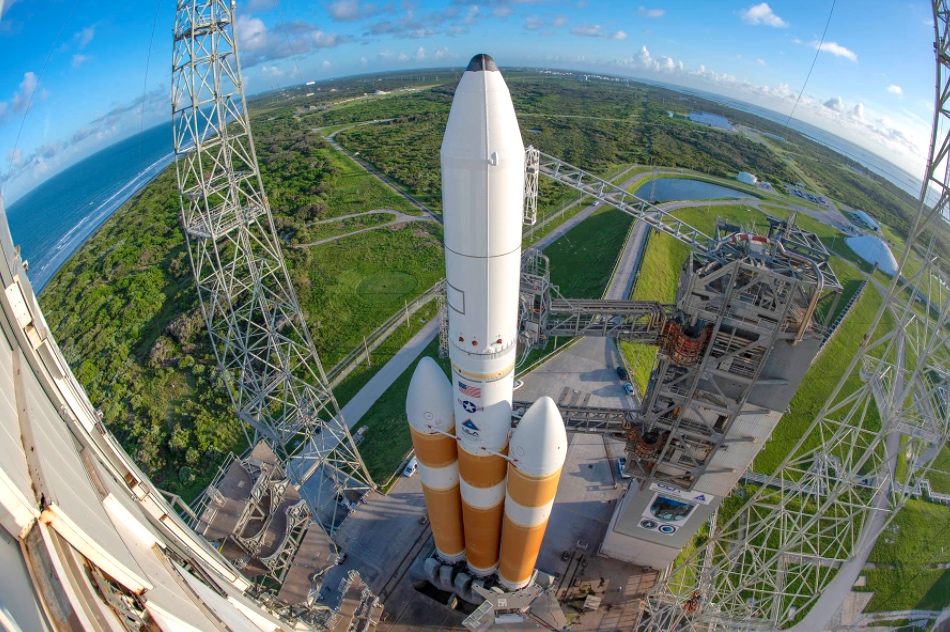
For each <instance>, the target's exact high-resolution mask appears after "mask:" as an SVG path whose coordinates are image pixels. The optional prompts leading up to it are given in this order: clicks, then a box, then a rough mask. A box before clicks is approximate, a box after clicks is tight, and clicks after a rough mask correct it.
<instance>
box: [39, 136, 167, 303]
mask: <svg viewBox="0 0 950 632" xmlns="http://www.w3.org/2000/svg"><path fill="white" fill-rule="evenodd" d="M174 162H175V153H174V152H171V153H169V154H166V155H165V156H162V157H161V158H159V159H158V160H156V161H155V162H153V163H152V164H151V165H149V166H148V167H146V168H145V169H143V170H142V171H141V172H140V173H139V174H138V175H137V176H136V177H134V178H133V179H132V180H130V181H128V182H126V183H125V184H124V185H123V186H121V187H120V188H119V189H118V190H117V191H116V192H115V193H114V194H113V195H112V196H110V197H109V198H108V199H107V200H106V201H105V202H103V203H101V204H100V205H99V206H98V207H97V208H96V209H95V210H94V211H92V212H91V213H89V214H87V215H85V216H84V217H83V218H82V219H81V220H80V221H79V223H78V224H76V225H75V226H74V227H73V228H72V229H70V230H69V231H68V232H67V233H66V234H65V235H63V236H62V237H60V239H59V240H58V241H57V242H56V244H55V245H54V246H53V247H52V248H51V249H50V250H49V251H48V252H46V253H41V255H40V258H41V259H42V260H43V261H44V263H43V264H42V265H41V266H39V267H36V266H34V267H32V269H31V270H30V271H28V272H27V276H28V277H29V279H30V283H31V284H32V285H33V289H34V291H35V292H36V295H37V297H39V296H40V295H41V294H42V292H43V290H44V289H45V288H46V286H47V285H48V284H49V282H50V281H52V280H53V278H54V277H55V276H56V275H57V274H58V273H59V271H60V270H61V269H62V268H63V266H64V265H66V264H67V263H68V262H69V260H70V259H72V257H73V255H75V254H76V253H77V252H78V251H79V250H80V249H81V248H82V247H83V246H85V245H86V243H88V241H89V239H90V238H91V237H92V236H93V235H94V234H95V233H96V231H98V230H99V229H100V228H101V227H102V226H103V225H104V224H105V223H106V222H107V221H108V220H109V219H110V218H111V217H112V216H113V215H115V213H116V212H117V211H118V210H119V209H120V208H122V206H123V205H124V204H125V203H126V202H128V201H129V200H131V199H132V198H134V197H135V196H136V195H138V194H139V193H140V192H141V191H142V190H143V189H144V188H145V187H147V186H148V185H149V184H151V183H152V182H153V181H154V180H155V178H157V177H158V176H160V175H161V174H162V173H164V172H165V170H166V169H167V168H168V167H169V166H170V165H171V164H172V163H174Z"/></svg>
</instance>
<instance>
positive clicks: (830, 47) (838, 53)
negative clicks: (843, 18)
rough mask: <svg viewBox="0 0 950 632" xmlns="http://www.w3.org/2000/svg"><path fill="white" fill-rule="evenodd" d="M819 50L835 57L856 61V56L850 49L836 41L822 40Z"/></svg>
mask: <svg viewBox="0 0 950 632" xmlns="http://www.w3.org/2000/svg"><path fill="white" fill-rule="evenodd" d="M819 50H820V51H821V52H823V53H831V54H832V55H834V56H835V57H844V58H845V59H850V60H851V61H858V56H857V55H856V54H855V53H854V52H853V51H851V50H848V49H847V48H845V47H844V46H842V45H841V44H838V43H837V42H822V43H821V45H820V47H819Z"/></svg>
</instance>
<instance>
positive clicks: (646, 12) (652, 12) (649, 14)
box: [637, 6, 666, 18]
mask: <svg viewBox="0 0 950 632" xmlns="http://www.w3.org/2000/svg"><path fill="white" fill-rule="evenodd" d="M664 13H666V11H665V10H664V9H648V8H646V7H644V6H641V7H640V8H639V9H637V14H638V15H641V16H643V17H645V18H662V17H663V14H664Z"/></svg>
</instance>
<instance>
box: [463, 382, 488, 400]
mask: <svg viewBox="0 0 950 632" xmlns="http://www.w3.org/2000/svg"><path fill="white" fill-rule="evenodd" d="M459 390H460V391H461V392H462V394H463V395H465V396H467V397H481V396H482V389H480V388H478V387H475V386H469V385H467V384H463V383H462V382H459Z"/></svg>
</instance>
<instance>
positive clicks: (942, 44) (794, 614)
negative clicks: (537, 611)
mask: <svg viewBox="0 0 950 632" xmlns="http://www.w3.org/2000/svg"><path fill="white" fill-rule="evenodd" d="M948 5H950V2H948V0H941V1H939V2H935V3H934V5H933V9H934V23H935V31H936V39H935V50H936V58H937V81H936V99H935V101H936V108H935V113H934V121H933V133H932V138H931V148H930V155H929V158H928V163H927V165H928V166H927V172H926V176H925V183H924V187H923V190H922V192H921V196H920V204H919V210H918V213H917V215H916V217H915V219H914V223H913V226H912V228H911V230H910V234H909V235H908V239H907V246H906V248H905V250H904V252H903V254H902V256H901V265H900V273H899V274H897V275H895V278H894V280H893V282H892V283H891V284H890V286H889V287H888V288H886V289H884V288H881V289H882V292H881V293H882V294H883V301H882V304H881V307H880V309H879V310H878V311H877V314H876V316H875V318H874V320H873V322H872V323H871V325H870V327H869V329H868V331H867V333H866V335H865V337H864V341H863V343H862V345H861V348H860V350H859V352H858V354H857V355H856V357H855V358H854V359H853V360H852V361H851V363H850V366H849V368H848V370H847V371H846V372H845V374H844V375H843V376H842V377H841V380H840V382H839V383H838V384H837V386H836V387H835V389H834V391H833V393H832V395H831V396H830V398H829V399H828V400H827V401H826V402H825V404H824V405H823V406H822V408H821V410H820V412H819V413H818V414H817V416H816V417H815V420H814V421H813V423H812V424H811V426H810V427H809V429H808V430H807V431H806V432H805V433H804V434H803V435H802V438H801V439H800V440H799V442H798V444H797V445H796V446H795V447H794V449H792V451H791V452H790V453H789V455H788V457H786V459H785V461H784V463H783V464H782V465H781V466H780V467H779V468H778V469H777V470H776V472H775V473H774V474H773V475H771V477H770V478H768V480H766V481H765V482H764V483H763V484H761V485H760V486H759V487H758V488H757V489H756V491H755V492H754V493H752V494H751V495H750V496H749V497H748V499H747V500H746V501H745V503H744V505H743V506H742V508H741V509H740V510H739V511H738V512H736V513H735V514H734V515H732V516H731V517H727V518H725V519H723V520H722V521H721V522H722V524H721V525H718V526H714V527H713V531H712V533H711V534H710V538H709V540H708V541H707V542H706V543H705V544H704V545H702V546H701V547H700V548H699V549H698V550H697V551H696V552H695V553H694V554H692V555H691V556H690V557H689V558H688V559H687V560H686V561H685V562H684V563H683V564H681V565H679V566H678V567H676V568H674V569H673V570H672V572H671V573H670V574H669V575H668V576H667V577H666V578H665V580H664V581H663V582H661V583H660V584H658V586H657V587H656V589H655V590H654V591H653V592H652V593H651V595H650V596H649V598H648V600H647V603H646V606H645V610H644V611H643V614H642V616H641V620H640V625H639V629H641V630H650V631H657V632H659V631H667V630H714V629H723V630H775V629H784V628H793V629H800V630H816V629H825V625H826V624H827V619H828V618H830V616H831V615H832V614H833V613H834V611H835V610H836V609H837V607H838V605H840V599H839V595H842V591H844V592H843V594H846V593H847V591H848V590H849V589H850V587H851V585H852V584H853V583H854V580H855V579H856V578H857V574H858V573H859V572H860V571H861V570H862V569H863V566H864V562H865V561H866V559H867V555H868V554H869V553H870V550H871V548H872V547H873V546H874V543H875V542H876V541H877V539H878V536H879V535H880V534H881V532H882V531H883V529H884V528H885V527H886V526H887V525H888V524H889V522H890V520H892V519H893V517H894V515H895V514H896V513H897V511H899V510H900V509H901V507H903V505H904V503H905V502H906V500H907V498H908V496H909V492H910V491H911V484H910V483H911V480H912V479H916V478H919V477H921V476H925V475H926V472H927V470H928V468H929V466H930V464H931V463H932V461H933V459H934V458H935V456H936V454H937V451H938V450H939V449H940V446H941V445H943V444H944V443H945V442H946V441H947V439H948V427H950V405H948V398H947V389H948V388H950V333H948V331H950V262H948V259H950V253H947V252H942V251H940V250H939V245H938V244H939V242H938V241H937V240H936V239H935V233H936V232H937V231H942V232H943V234H944V237H946V235H947V234H948V231H947V226H946V224H945V223H946V220H947V217H948V208H950V160H948V156H950V6H948ZM871 282H872V283H874V281H871ZM902 438H903V440H904V441H905V442H906V443H904V444H902V443H901V440H902ZM901 456H903V458H905V459H906V462H907V467H906V468H904V469H905V472H906V473H905V474H903V475H902V476H899V475H898V471H899V470H898V467H897V463H898V460H899V459H900V458H901ZM713 522H715V518H714V520H713ZM822 599H827V600H828V601H827V602H825V603H822Z"/></svg>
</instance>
